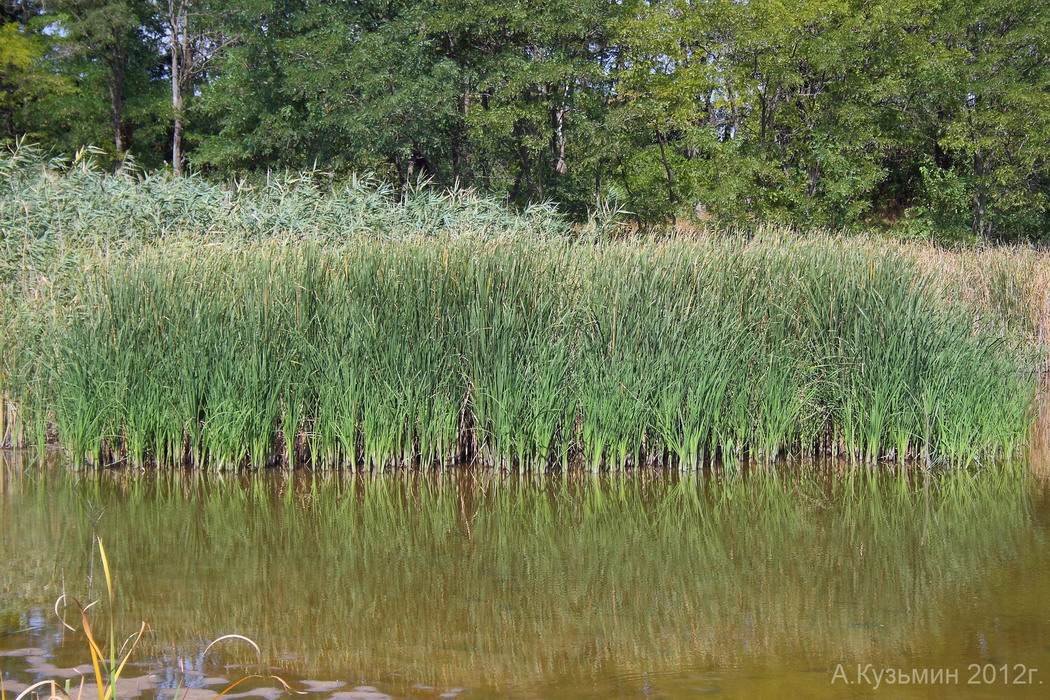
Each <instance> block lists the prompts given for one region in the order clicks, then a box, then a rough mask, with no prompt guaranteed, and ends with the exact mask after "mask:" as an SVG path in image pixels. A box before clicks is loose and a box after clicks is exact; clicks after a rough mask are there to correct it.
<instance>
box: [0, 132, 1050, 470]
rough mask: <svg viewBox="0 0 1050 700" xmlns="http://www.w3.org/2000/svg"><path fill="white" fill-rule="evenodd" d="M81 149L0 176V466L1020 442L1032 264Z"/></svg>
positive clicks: (1032, 316)
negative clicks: (214, 173) (139, 159)
mask: <svg viewBox="0 0 1050 700" xmlns="http://www.w3.org/2000/svg"><path fill="white" fill-rule="evenodd" d="M90 155H91V154H90V153H88V152H85V153H82V154H80V155H78V156H77V158H75V159H73V160H71V161H66V160H61V159H55V160H46V159H45V158H44V157H43V156H42V155H41V153H40V152H39V151H36V150H34V149H33V148H31V147H27V146H24V145H22V146H19V147H18V148H15V149H13V150H12V151H10V152H8V153H5V154H2V155H0V291H2V292H3V293H2V294H0V403H2V404H3V405H2V406H0V444H37V445H44V444H45V443H47V442H48V441H53V440H54V439H55V438H56V436H57V438H58V439H60V440H61V442H62V443H63V444H65V445H66V446H68V447H69V448H70V449H71V450H72V451H73V452H74V453H75V454H76V455H78V456H79V457H81V458H89V459H91V460H92V461H94V462H96V463H110V462H113V461H118V462H124V461H128V462H132V463H137V464H141V463H147V462H157V463H164V464H176V463H178V464H182V463H190V464H199V465H203V464H208V465H211V466H215V467H238V466H243V465H256V466H261V465H264V464H272V463H285V464H289V465H296V464H307V463H309V464H313V465H315V466H320V465H327V466H336V465H346V466H351V467H358V468H365V467H379V466H388V465H394V464H402V465H403V464H430V463H436V462H447V461H450V460H451V461H455V460H465V459H467V460H478V461H481V462H484V463H488V464H493V465H498V466H505V467H516V468H523V469H524V468H542V467H545V466H550V465H563V466H564V465H568V464H570V463H583V464H587V465H589V466H591V467H595V468H597V467H603V466H604V467H628V466H632V465H634V466H637V465H644V464H664V465H679V466H697V465H700V464H704V463H708V462H711V461H713V460H716V459H724V458H734V459H735V458H737V457H760V458H766V459H773V458H776V457H782V456H785V455H797V454H806V453H836V454H838V453H841V454H850V455H853V456H856V457H858V458H862V459H867V460H876V459H883V458H893V459H906V458H910V457H921V458H923V459H930V460H933V459H944V460H949V461H962V460H967V459H973V458H979V459H982V458H986V457H988V456H991V455H995V454H997V453H1002V452H1009V451H1012V450H1013V449H1015V448H1016V446H1017V445H1018V444H1019V443H1020V442H1021V441H1022V440H1023V439H1024V436H1025V432H1026V429H1027V425H1028V423H1029V421H1030V415H1031V405H1032V398H1033V395H1034V387H1035V373H1036V371H1037V370H1038V369H1039V367H1038V366H1037V365H1038V364H1039V363H1038V361H1039V360H1041V359H1043V358H1045V355H1042V354H1040V353H1041V352H1043V348H1045V347H1046V345H1045V342H1044V341H1045V339H1046V333H1047V328H1048V327H1050V323H1048V319H1050V265H1048V264H1047V258H1046V256H1045V255H1044V254H1041V253H1038V252H1037V251H1033V250H1027V249H1021V248H1011V249H1004V250H996V251H962V252H948V251H943V250H938V249H935V248H933V247H930V246H922V245H917V244H901V243H891V242H885V241H877V240H872V239H869V238H864V237H853V238H846V237H836V236H831V237H829V236H826V235H812V236H809V237H802V236H799V235H796V234H793V233H790V232H787V233H785V232H780V231H762V232H758V234H757V235H756V236H755V237H754V238H753V239H743V238H741V237H729V236H726V237H721V236H708V237H704V238H700V239H685V238H675V237H671V238H668V239H664V240H659V241H657V240H626V241H610V240H607V237H606V236H603V235H602V231H601V230H600V229H601V227H600V226H598V225H597V224H596V225H595V226H591V227H585V228H584V229H583V230H580V231H578V232H576V234H573V233H572V232H571V231H570V228H569V226H568V225H567V224H566V222H565V221H564V220H563V219H561V218H560V217H559V216H558V215H557V213H556V212H554V211H553V210H552V209H550V208H549V207H534V208H532V209H530V210H528V211H525V212H513V211H511V210H509V209H508V208H507V207H505V206H504V205H503V204H502V203H500V202H499V201H496V200H492V199H488V198H486V197H483V196H480V195H478V194H477V193H475V192H472V191H446V192H441V191H437V190H433V189H430V188H427V187H418V188H413V189H410V190H409V191H408V192H407V193H395V192H391V191H387V190H385V189H383V188H382V187H380V186H374V185H372V184H370V183H369V182H368V181H367V180H363V179H356V180H350V181H347V182H341V183H336V182H332V181H331V180H330V179H327V178H326V177H325V176H324V175H323V174H319V173H307V174H301V175H291V174H285V175H282V176H279V177H278V176H274V177H270V178H267V179H266V180H262V181H257V182H251V183H249V182H236V183H227V184H225V185H220V184H213V183H209V182H207V181H205V180H202V179H199V178H183V179H177V178H168V177H165V176H154V175H146V174H143V173H137V172H135V171H134V169H133V168H127V169H125V171H124V172H123V173H122V174H121V175H109V174H105V173H102V172H100V171H99V170H98V169H97V168H96V167H95V166H94V165H93V164H92V162H91V157H90ZM56 431H57V435H56Z"/></svg>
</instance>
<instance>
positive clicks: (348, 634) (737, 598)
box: [0, 465, 1040, 684]
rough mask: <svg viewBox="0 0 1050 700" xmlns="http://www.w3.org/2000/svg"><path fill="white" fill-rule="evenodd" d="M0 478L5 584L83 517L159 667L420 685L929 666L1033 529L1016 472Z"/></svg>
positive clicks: (55, 551)
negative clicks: (242, 648) (902, 659)
mask: <svg viewBox="0 0 1050 700" xmlns="http://www.w3.org/2000/svg"><path fill="white" fill-rule="evenodd" d="M19 483H20V486H18V488H17V489H16V490H15V491H13V492H11V493H10V494H8V495H7V496H5V500H4V502H3V503H2V504H0V505H2V506H3V507H2V508H0V532H2V534H0V538H2V540H0V542H2V545H3V547H4V551H5V552H8V553H9V554H8V555H7V556H8V562H9V566H7V567H6V568H5V569H4V571H3V572H0V588H2V589H8V587H9V586H10V585H11V583H12V579H13V578H15V577H16V574H17V578H28V579H31V580H34V581H38V582H44V581H50V580H57V579H58V578H60V577H62V576H63V575H64V577H65V580H66V581H67V582H68V581H83V580H85V577H84V569H83V567H85V566H86V562H84V561H83V559H82V553H83V551H84V549H83V547H82V546H81V541H82V540H84V539H86V538H89V537H90V534H91V533H90V528H89V526H88V523H86V522H85V519H84V518H83V517H82V516H81V515H80V514H79V513H80V512H81V510H80V509H81V505H80V503H81V502H82V501H87V502H90V503H92V504H94V505H95V506H102V507H104V508H105V511H104V513H105V515H104V517H103V518H102V520H101V521H100V522H99V524H98V534H100V535H101V536H102V537H104V538H106V541H107V546H108V547H109V549H110V552H111V556H113V557H114V559H119V561H120V562H122V595H123V596H124V599H125V600H126V601H128V603H129V605H130V606H131V609H130V610H129V611H128V613H127V614H128V620H130V621H134V620H139V619H149V620H150V621H151V624H152V626H153V627H154V629H156V630H158V632H159V633H162V634H163V636H164V637H165V638H166V639H170V640H171V641H173V642H174V643H175V644H176V646H177V647H178V648H179V649H183V650H187V651H189V650H192V649H193V648H195V647H194V646H193V643H194V640H199V639H202V638H204V639H207V638H210V637H213V636H215V635H217V634H219V633H221V632H225V631H228V630H231V629H236V630H238V631H240V632H243V633H244V634H246V635H248V636H250V637H252V638H254V639H257V640H260V641H265V644H264V646H265V651H266V652H267V653H268V655H270V656H272V657H273V658H277V657H279V656H281V655H283V654H291V655H293V656H294V657H295V658H296V659H297V661H296V662H292V665H293V666H295V665H299V667H300V670H301V671H302V672H304V673H311V674H324V673H326V672H328V673H338V672H339V671H341V670H347V669H353V670H354V671H360V673H361V674H362V675H364V676H366V677H372V678H375V677H379V676H380V675H381V674H382V673H383V672H384V671H387V670H391V669H396V670H399V671H401V672H403V673H405V674H406V676H407V677H409V678H412V679H413V680H414V681H418V682H431V683H433V684H441V683H442V682H443V681H447V682H448V683H457V682H462V681H463V679H465V678H467V679H470V680H471V681H472V682H474V681H476V682H478V683H479V684H480V683H486V682H488V683H500V682H514V681H515V680H519V681H520V680H521V679H523V678H526V677H527V678H535V677H538V676H542V677H555V676H559V675H569V676H575V675H579V674H587V673H591V672H595V673H597V672H599V671H598V670H599V669H602V668H620V669H623V670H625V671H628V670H630V671H640V670H653V671H655V670H659V669H661V668H663V669H669V668H675V667H682V666H683V665H687V666H690V667H695V666H697V665H704V664H706V663H711V664H717V665H722V666H724V665H732V664H736V663H745V662H754V663H765V662H769V663H775V662H777V661H778V660H783V659H794V660H796V661H797V662H798V663H801V664H806V663H823V662H824V661H825V660H827V659H829V658H857V659H865V660H867V659H873V658H876V657H875V656H874V655H876V654H878V653H881V651H882V650H885V649H887V648H892V649H894V650H895V653H901V654H907V653H908V652H909V651H918V650H922V651H923V653H929V650H930V648H931V646H936V645H937V644H945V645H947V644H950V643H951V641H952V640H953V635H954V634H955V633H956V632H955V630H954V629H953V628H952V627H951V625H953V624H955V623H953V622H952V620H953V619H954V617H953V614H952V613H951V612H950V611H951V610H953V609H954V608H952V606H953V605H955V604H956V603H958V602H959V601H969V600H973V599H974V598H978V599H979V598H981V597H982V596H985V595H988V587H989V586H990V583H989V579H990V577H994V576H995V575H996V574H995V572H996V571H997V570H998V569H999V568H1000V566H1001V564H1002V562H1004V561H1007V560H1012V559H1014V558H1016V557H1026V556H1037V555H1036V554H1035V553H1036V552H1037V551H1038V550H1037V548H1036V547H1034V546H1033V544H1034V543H1035V542H1036V540H1037V538H1038V537H1040V534H1039V532H1038V529H1037V528H1034V527H1033V521H1032V515H1031V509H1032V506H1031V498H1032V496H1031V491H1030V490H1029V481H1028V477H1027V476H1026V472H1025V471H1024V469H1023V468H1021V467H1019V466H1018V467H1010V466H1007V467H1002V468H996V469H987V470H982V471H980V472H976V473H975V472H973V471H971V470H950V471H938V470H935V471H934V472H932V473H929V474H928V473H926V472H924V471H923V470H898V471H895V472H890V471H888V470H879V471H874V470H865V469H858V468H856V467H848V466H841V465H839V466H837V467H836V469H816V468H812V467H801V466H799V467H796V468H794V469H791V470H769V469H765V468H755V469H749V470H743V471H739V470H738V471H733V470H729V471H724V472H716V473H715V474H713V475H711V476H709V477H703V476H699V475H674V474H665V475H662V476H661V475H657V474H655V473H652V472H639V473H637V474H633V475H619V476H611V475H610V476H601V477H599V476H590V475H582V474H576V475H565V476H562V477H555V478H542V477H536V476H527V477H513V476H506V475H499V474H496V473H493V472H473V473H461V472H449V473H443V474H419V473H406V474H402V475H400V476H397V475H383V476H363V475H358V476H352V475H339V474H324V473H317V472H313V473H304V472H296V473H271V474H270V475H269V476H265V477H264V476H260V475H245V476H233V477H231V476H215V475H207V474H201V473H199V472H194V473H189V474H186V473H156V472H154V473H148V474H146V475H136V474H127V473H119V472H118V473H103V474H98V475H93V476H90V477H88V478H86V479H83V480H82V481H81V482H80V483H79V484H73V483H72V482H71V481H70V480H69V479H68V475H67V474H66V473H64V472H61V471H48V470H39V471H38V472H37V477H36V478H34V479H31V480H27V481H22V482H19ZM30 505H32V507H29V506H30ZM118 535H119V536H118ZM59 538H64V539H63V540H62V541H63V542H65V544H62V545H59ZM35 551H48V552H50V553H51V557H49V558H48V559H47V560H42V559H39V558H36V557H35V556H34V554H33V552H35ZM56 556H57V557H58V559H57V560H56V559H55V558H54V557H56ZM42 602H45V601H42ZM956 614H958V611H956ZM125 624H127V620H126V621H125ZM873 630H877V632H875V631H873ZM157 644H158V645H161V646H163V645H162V644H161V641H160V640H158V642H157ZM159 648H160V647H157V649H158V650H159ZM158 653H159V652H158Z"/></svg>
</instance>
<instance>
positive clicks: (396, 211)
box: [0, 143, 569, 280]
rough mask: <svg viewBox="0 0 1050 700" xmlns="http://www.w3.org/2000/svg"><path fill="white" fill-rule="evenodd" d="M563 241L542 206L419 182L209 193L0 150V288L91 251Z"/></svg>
mask: <svg viewBox="0 0 1050 700" xmlns="http://www.w3.org/2000/svg"><path fill="white" fill-rule="evenodd" d="M568 230H569V226H568V223H567V222H566V220H565V219H563V218H562V217H560V216H559V215H558V214H557V212H556V210H555V209H554V207H553V206H551V205H548V204H537V205H533V206H530V207H528V208H527V209H525V210H524V211H513V210H511V209H510V208H509V207H507V206H506V204H505V203H504V202H503V201H501V200H499V199H496V198H492V197H486V196H482V195H480V194H479V193H478V192H477V191H475V190H472V189H458V188H452V189H447V190H440V189H437V188H432V187H428V186H426V183H423V182H420V183H416V184H414V185H413V186H412V187H409V188H407V190H405V191H400V190H396V189H394V188H391V187H390V186H389V185H388V184H384V183H383V182H381V181H380V180H377V179H374V178H371V177H369V176H367V175H364V176H355V177H351V178H349V179H345V180H335V179H333V178H332V177H331V176H329V175H328V174H326V173H323V172H299V173H293V172H286V173H275V174H270V175H268V176H266V177H265V178H263V179H256V180H240V181H236V182H230V183H225V184H216V183H212V182H209V181H208V180H205V179H203V178H200V177H173V176H171V175H170V174H148V173H143V172H140V171H138V170H137V169H136V168H135V167H134V166H133V165H132V166H131V167H128V168H125V169H124V171H123V172H122V173H121V174H118V175H113V174H110V173H105V172H103V171H102V170H101V169H100V168H99V167H98V166H97V164H96V163H95V161H94V160H93V158H92V152H91V151H90V150H85V151H82V152H81V153H79V154H77V156H76V157H75V158H72V159H67V158H62V157H55V158H48V157H47V156H46V155H45V154H44V153H43V152H42V151H41V150H40V149H38V148H36V147H34V146H31V145H27V144H25V143H20V144H17V145H16V146H15V147H13V148H10V149H7V150H0V280H5V279H11V278H14V277H17V276H18V275H20V274H24V273H25V272H26V271H30V270H39V269H42V268H44V267H47V266H48V265H59V266H62V267H67V268H68V267H75V266H78V265H80V264H82V263H83V262H84V253H85V252H86V251H88V250H93V249H94V250H99V251H102V252H103V253H104V254H105V255H107V256H108V255H121V254H124V253H126V252H127V251H128V250H129V249H130V250H132V251H134V250H137V249H139V248H140V247H143V246H150V245H155V244H158V243H164V242H170V241H171V240H173V239H178V240H184V241H185V240H191V241H223V242H226V243H242V242H250V241H259V240H266V239H269V238H273V237H281V238H289V239H307V238H308V239H313V240H317V241H321V242H331V241H341V240H344V239H346V238H348V237H353V236H359V235H367V236H369V237H373V238H381V239H386V238H405V237H411V236H435V235H458V234H464V233H467V232H469V234H470V235H472V236H477V235H500V236H506V235H508V234H510V235H528V236H546V235H560V234H564V233H566V232H568Z"/></svg>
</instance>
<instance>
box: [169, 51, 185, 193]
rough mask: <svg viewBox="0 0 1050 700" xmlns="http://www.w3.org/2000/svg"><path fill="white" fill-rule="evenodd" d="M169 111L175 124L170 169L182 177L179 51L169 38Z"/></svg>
mask: <svg viewBox="0 0 1050 700" xmlns="http://www.w3.org/2000/svg"><path fill="white" fill-rule="evenodd" d="M171 39H172V41H171V109H172V112H173V113H174V114H175V124H174V129H173V132H172V136H171V168H172V170H174V171H175V174H176V175H182V160H183V156H182V128H183V127H182V76H181V75H180V74H179V51H178V48H177V44H176V40H175V39H176V38H175V36H174V35H173V36H172V37H171Z"/></svg>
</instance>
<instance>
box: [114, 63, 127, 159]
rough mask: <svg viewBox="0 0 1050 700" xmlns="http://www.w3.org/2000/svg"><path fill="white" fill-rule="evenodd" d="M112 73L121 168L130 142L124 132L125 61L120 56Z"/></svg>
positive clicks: (115, 127)
mask: <svg viewBox="0 0 1050 700" xmlns="http://www.w3.org/2000/svg"><path fill="white" fill-rule="evenodd" d="M112 73H113V75H112V77H113V83H112V84H111V85H110V90H109V96H110V100H111V103H112V107H113V147H114V148H115V149H116V151H117V170H120V169H121V167H123V165H124V153H125V152H126V151H127V146H128V144H127V139H126V138H125V133H124V62H123V60H122V59H121V58H120V57H119V56H118V57H117V60H116V61H115V62H114V63H113V66H112Z"/></svg>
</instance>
